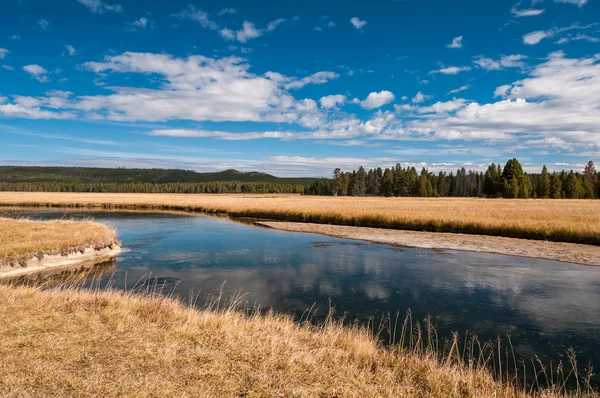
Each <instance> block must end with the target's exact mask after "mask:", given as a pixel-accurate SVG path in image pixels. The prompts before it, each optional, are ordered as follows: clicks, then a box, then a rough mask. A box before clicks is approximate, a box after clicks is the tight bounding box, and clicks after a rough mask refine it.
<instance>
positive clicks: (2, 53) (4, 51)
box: [0, 48, 10, 59]
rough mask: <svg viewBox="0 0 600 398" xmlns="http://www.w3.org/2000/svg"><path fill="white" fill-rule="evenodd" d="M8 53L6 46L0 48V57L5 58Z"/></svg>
mask: <svg viewBox="0 0 600 398" xmlns="http://www.w3.org/2000/svg"><path fill="white" fill-rule="evenodd" d="M8 53H10V51H8V50H7V49H6V48H0V59H5V58H6V55H7V54H8Z"/></svg>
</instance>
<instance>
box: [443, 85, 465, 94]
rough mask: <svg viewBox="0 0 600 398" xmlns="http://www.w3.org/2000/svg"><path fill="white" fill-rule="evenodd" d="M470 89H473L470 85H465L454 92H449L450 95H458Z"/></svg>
mask: <svg viewBox="0 0 600 398" xmlns="http://www.w3.org/2000/svg"><path fill="white" fill-rule="evenodd" d="M470 88H471V85H470V84H465V85H464V86H460V87H459V88H455V89H454V90H450V91H448V94H457V93H460V92H462V91H465V90H468V89H470Z"/></svg>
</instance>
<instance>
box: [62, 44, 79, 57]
mask: <svg viewBox="0 0 600 398" xmlns="http://www.w3.org/2000/svg"><path fill="white" fill-rule="evenodd" d="M65 48H66V49H67V52H68V53H69V55H70V56H73V55H75V54H77V51H76V50H75V47H73V46H72V45H70V44H67V45H66V46H65Z"/></svg>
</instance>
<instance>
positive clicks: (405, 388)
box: [0, 286, 598, 397]
mask: <svg viewBox="0 0 600 398" xmlns="http://www.w3.org/2000/svg"><path fill="white" fill-rule="evenodd" d="M0 303H2V305H0V317H2V319H4V320H5V321H4V322H2V323H0V335H2V336H4V337H3V338H2V339H0V357H2V358H3V360H2V361H0V374H2V375H3V377H1V378H0V395H4V396H6V395H8V396H14V397H18V396H39V397H45V396H73V395H77V396H123V397H129V396H131V397H146V396H181V397H185V396H207V397H208V396H211V397H235V396H238V397H254V396H259V397H262V396H268V397H437V396H445V397H468V396H473V397H488V396H496V397H534V396H535V397H562V396H584V394H583V392H582V391H580V392H579V393H576V392H574V393H572V394H571V393H567V392H565V391H564V390H563V389H562V388H560V386H557V387H552V388H551V389H550V390H543V391H539V390H538V391H537V392H535V393H534V392H532V390H528V389H524V388H520V387H517V386H516V385H514V384H513V383H512V382H511V381H508V382H506V381H505V382H504V383H500V382H498V381H496V380H495V379H494V377H493V376H492V374H491V373H490V372H489V371H488V370H486V368H485V367H482V366H477V365H476V363H474V362H469V361H467V360H464V359H462V360H461V359H460V355H458V354H459V353H458V352H457V350H453V349H452V348H451V349H450V351H449V353H447V354H446V355H444V356H438V355H434V354H433V353H432V352H430V351H429V350H428V349H426V348H425V349H423V348H421V349H417V348H415V349H412V350H404V349H399V348H397V347H396V348H392V349H386V348H384V347H383V346H381V345H380V344H379V343H378V341H377V339H376V337H375V336H373V335H372V334H371V333H370V332H369V331H367V330H366V329H364V328H361V327H358V326H343V325H342V323H341V322H339V321H338V322H336V321H329V322H327V323H326V324H324V325H314V324H313V325H311V324H310V323H303V324H298V323H296V322H294V321H293V320H292V319H291V318H290V317H287V316H283V315H277V314H273V313H266V314H260V313H257V312H254V313H251V314H248V313H243V312H240V311H237V310H236V309H235V308H234V307H233V306H224V307H220V308H219V307H215V306H212V307H210V308H206V309H194V308H191V307H188V306H186V305H184V304H182V303H181V302H179V301H176V300H174V299H171V298H167V297H163V296H157V295H155V296H142V295H137V294H133V293H130V292H129V293H128V292H117V291H97V290H82V289H75V288H59V289H55V290H46V291H39V290H36V289H34V288H29V287H9V286H0ZM423 339H426V337H425V336H423ZM422 344H423V342H422V341H421V343H419V344H416V345H415V347H421V345H422ZM585 396H590V397H597V396H598V395H597V394H596V393H593V392H590V391H589V390H585Z"/></svg>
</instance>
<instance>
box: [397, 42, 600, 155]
mask: <svg viewBox="0 0 600 398" xmlns="http://www.w3.org/2000/svg"><path fill="white" fill-rule="evenodd" d="M599 61H600V55H596V56H594V57H589V58H581V59H569V58H566V56H565V54H564V53H563V52H556V53H552V54H550V56H549V57H548V59H547V60H546V61H545V62H543V63H541V64H539V65H537V66H536V67H535V68H534V69H533V70H532V71H531V73H530V75H529V77H527V78H526V79H522V80H519V81H516V82H514V83H512V84H510V85H505V86H501V87H499V88H498V89H496V94H497V95H500V96H502V97H503V98H504V99H503V100H501V101H498V102H495V103H489V104H479V103H476V102H471V103H465V105H464V106H463V107H462V108H459V109H457V110H456V112H455V113H454V114H452V115H451V116H449V117H447V118H443V119H439V118H437V119H430V120H417V121H413V122H411V123H410V126H408V127H407V128H409V129H410V130H412V131H415V132H419V133H420V134H425V135H431V136H433V137H435V138H437V139H454V140H457V139H458V140H489V141H510V140H515V139H517V138H516V135H518V134H527V135H528V136H529V137H531V138H533V137H535V138H537V139H541V138H558V139H563V140H565V141H567V142H570V143H572V144H577V145H581V146H587V147H589V146H595V147H598V145H599V143H600V127H599V126H600V109H599V108H598V106H597V104H598V103H599V101H600V63H599Z"/></svg>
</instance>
